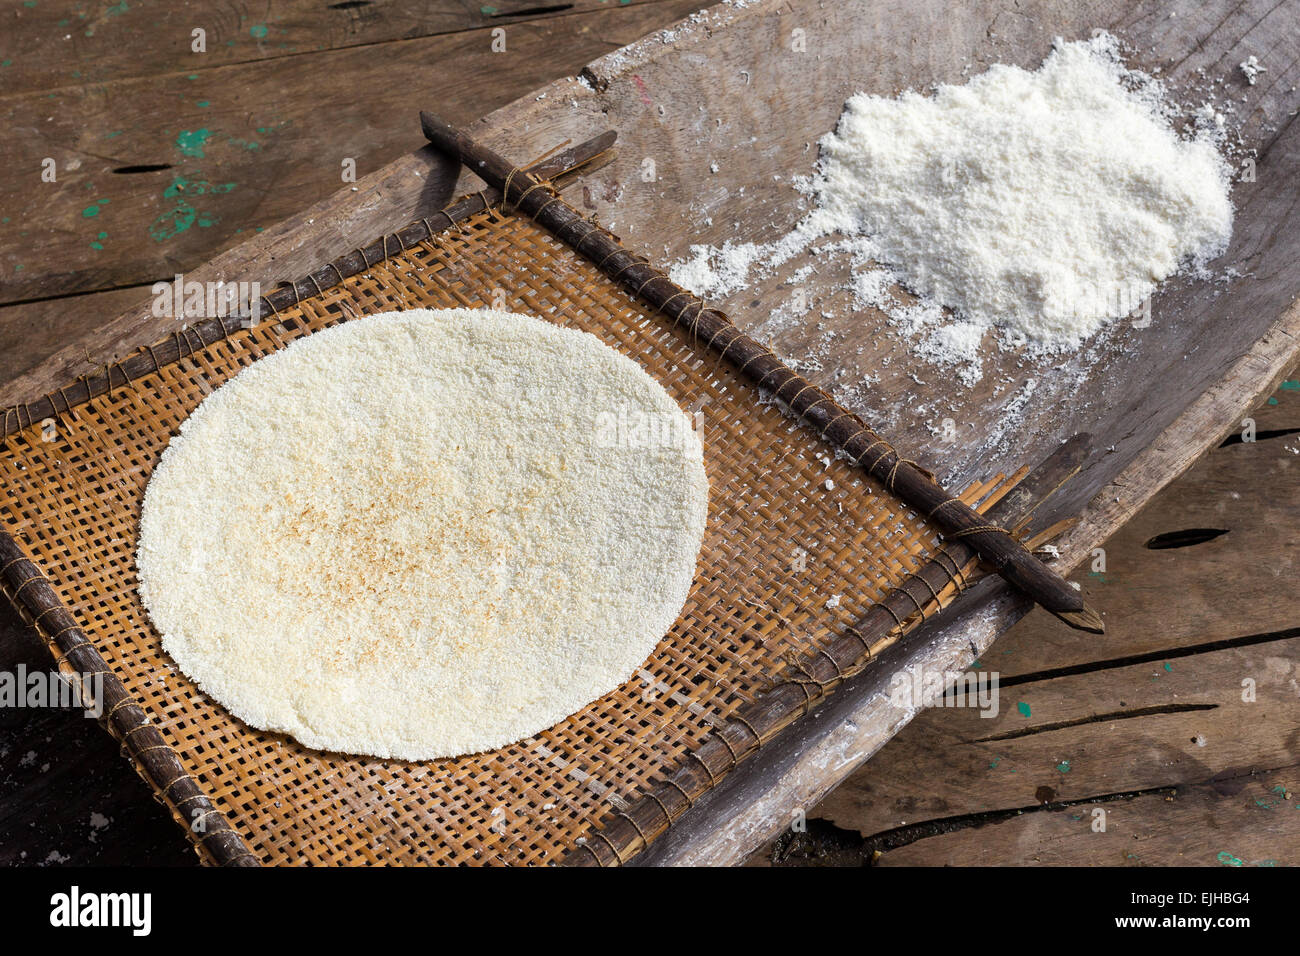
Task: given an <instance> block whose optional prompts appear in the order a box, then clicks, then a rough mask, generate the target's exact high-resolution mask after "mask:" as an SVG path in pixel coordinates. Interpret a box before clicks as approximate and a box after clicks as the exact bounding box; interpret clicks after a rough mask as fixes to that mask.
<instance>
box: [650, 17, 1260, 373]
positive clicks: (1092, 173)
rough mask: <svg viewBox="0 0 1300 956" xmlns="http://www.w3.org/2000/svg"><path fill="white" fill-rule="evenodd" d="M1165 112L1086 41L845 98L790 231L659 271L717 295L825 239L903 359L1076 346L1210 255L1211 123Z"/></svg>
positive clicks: (1150, 82) (1216, 220) (1115, 57)
mask: <svg viewBox="0 0 1300 956" xmlns="http://www.w3.org/2000/svg"><path fill="white" fill-rule="evenodd" d="M1247 62H1248V63H1249V61H1247ZM1256 66H1257V64H1256ZM1242 68H1243V70H1245V69H1246V64H1243V67H1242ZM1211 110H1212V108H1211ZM1173 115H1174V111H1173V109H1172V108H1171V107H1170V106H1169V104H1168V102H1167V98H1166V94H1165V91H1164V88H1163V86H1162V85H1161V84H1160V83H1159V82H1158V81H1156V80H1154V79H1152V78H1151V77H1149V76H1147V75H1145V74H1142V73H1139V72H1136V71H1130V70H1127V69H1125V67H1124V66H1123V64H1122V62H1121V60H1120V57H1119V52H1118V41H1116V40H1115V38H1114V37H1112V36H1110V35H1109V34H1105V33H1098V34H1097V35H1096V36H1095V37H1094V38H1093V39H1092V40H1089V41H1080V42H1073V43H1065V42H1062V41H1060V40H1057V42H1056V45H1055V46H1054V48H1053V51H1052V53H1051V54H1050V55H1049V56H1048V57H1047V59H1046V60H1045V61H1044V62H1043V64H1042V66H1041V67H1040V68H1039V69H1038V70H1036V71H1033V72H1030V71H1027V70H1023V69H1020V68H1019V67H1015V66H1007V65H1001V64H999V65H996V66H994V67H992V68H991V69H989V70H988V72H986V73H984V74H981V75H980V76H977V77H975V78H974V79H972V80H971V81H970V82H968V83H966V84H965V85H962V86H953V85H942V86H939V87H937V88H936V89H935V91H934V93H933V95H930V96H923V95H921V94H919V93H916V92H907V93H904V94H902V95H901V96H899V97H896V98H885V97H880V96H873V95H867V94H858V95H856V96H854V97H852V98H851V99H850V100H849V101H848V102H847V104H846V105H845V109H844V113H843V114H842V115H841V117H840V121H839V124H838V126H837V128H836V130H835V132H833V133H831V134H829V135H828V136H826V137H824V138H823V139H822V141H821V147H822V153H821V159H820V161H819V166H818V170H817V173H816V176H815V177H814V178H813V179H812V181H811V182H810V183H809V184H808V185H807V186H806V189H807V191H808V192H809V193H810V194H811V195H812V196H813V197H814V198H815V200H816V205H815V208H814V209H813V210H812V211H811V212H810V213H809V214H808V215H807V216H806V217H805V218H804V220H803V221H802V222H800V223H799V224H798V225H797V226H796V227H795V229H794V230H793V231H792V232H790V233H789V234H787V235H786V236H784V237H782V238H780V239H778V240H776V241H774V242H769V243H766V244H755V243H744V244H737V243H732V242H729V243H727V244H725V245H723V246H722V247H721V248H713V247H707V246H693V247H692V248H691V257H690V259H688V260H687V261H685V262H683V263H680V264H678V265H677V266H676V267H674V268H673V269H672V271H671V275H672V277H673V279H674V280H675V281H677V282H679V283H681V284H682V285H685V286H686V287H688V288H690V289H692V290H693V291H695V292H696V293H698V294H700V295H703V296H706V297H707V296H727V295H731V294H733V293H735V292H738V291H740V290H742V289H745V288H746V287H747V286H748V284H749V283H750V282H751V281H753V279H754V278H755V277H758V276H762V275H765V274H767V273H768V272H770V271H771V270H772V269H774V268H775V267H777V266H779V265H780V264H781V263H783V262H785V261H787V260H789V259H790V258H792V257H793V256H794V255H796V254H798V253H800V252H801V251H805V250H806V249H808V248H809V247H810V246H811V245H812V243H813V242H815V241H816V240H817V239H819V238H822V237H825V236H828V235H831V234H838V235H839V236H841V237H846V238H844V239H842V240H841V241H839V242H837V243H835V244H834V245H833V246H825V247H823V249H834V250H837V251H841V252H847V253H849V254H850V255H851V257H852V285H851V288H852V292H853V293H854V300H855V305H856V306H858V307H866V306H871V307H875V308H878V309H881V310H883V311H885V312H886V313H888V314H889V315H890V317H891V319H892V321H893V323H894V325H895V326H896V328H897V329H898V330H899V331H900V333H902V334H903V335H905V336H907V337H908V338H909V341H910V342H911V344H912V349H913V351H914V353H915V354H917V355H918V356H919V357H921V358H922V359H924V360H926V361H929V362H932V363H934V364H938V365H946V366H957V367H958V377H959V378H960V379H961V380H962V381H964V382H965V383H967V384H973V383H974V382H975V381H978V380H979V377H980V375H981V365H980V358H981V355H982V353H983V350H986V349H988V348H992V347H999V346H1000V347H1003V348H1007V347H1020V346H1028V348H1029V350H1030V351H1032V352H1035V353H1051V352H1064V351H1070V350H1074V349H1077V348H1078V347H1079V345H1080V344H1081V343H1082V342H1083V340H1084V339H1086V338H1087V337H1089V336H1090V335H1092V334H1093V333H1095V332H1096V331H1097V330H1098V329H1099V328H1101V327H1102V326H1103V325H1104V324H1105V323H1107V322H1108V321H1110V320H1112V319H1115V318H1119V317H1122V316H1124V315H1127V314H1129V313H1130V312H1132V311H1134V310H1135V309H1137V308H1138V307H1140V306H1141V305H1142V303H1143V302H1144V301H1145V300H1146V299H1147V298H1149V296H1150V295H1151V294H1152V293H1153V292H1154V291H1155V289H1156V287H1157V286H1158V284H1159V283H1160V282H1161V281H1163V280H1164V279H1166V278H1168V277H1169V276H1171V275H1173V274H1174V273H1176V272H1177V271H1179V270H1180V269H1189V270H1191V271H1197V272H1200V271H1202V270H1204V267H1205V263H1206V262H1207V261H1208V260H1210V259H1212V258H1214V257H1215V256H1217V255H1219V254H1221V253H1222V252H1223V250H1224V249H1225V248H1226V246H1227V242H1228V239H1229V237H1230V236H1231V232H1232V216H1233V211H1232V205H1231V203H1230V201H1229V199H1228V188H1229V168H1228V166H1227V164H1226V163H1225V161H1224V159H1223V157H1222V156H1221V155H1220V154H1219V152H1218V149H1217V148H1216V137H1218V136H1221V134H1222V125H1223V123H1222V118H1221V114H1219V115H1217V116H1216V115H1214V113H1213V111H1212V114H1211V116H1210V117H1208V118H1207V117H1198V119H1199V120H1200V121H1201V122H1199V123H1198V124H1197V125H1196V128H1195V129H1194V131H1193V132H1192V133H1191V134H1189V135H1187V136H1180V135H1179V134H1178V133H1176V132H1175V131H1174V129H1173V127H1172V125H1171V119H1172V118H1173ZM1206 119H1209V122H1205V120H1206ZM816 251H818V252H821V251H822V250H820V249H819V250H816ZM898 285H901V286H902V287H904V288H905V289H906V290H907V291H908V292H909V293H912V294H914V295H915V296H916V297H917V299H916V300H913V299H912V297H911V296H905V297H902V298H900V297H899V296H898V295H896V294H895V293H894V291H893V287H895V286H898ZM993 330H996V332H995V334H990V332H991V331H993Z"/></svg>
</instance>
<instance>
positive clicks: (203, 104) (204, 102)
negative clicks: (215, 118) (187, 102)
mask: <svg viewBox="0 0 1300 956" xmlns="http://www.w3.org/2000/svg"><path fill="white" fill-rule="evenodd" d="M194 105H195V106H197V107H199V108H201V109H206V108H207V107H209V106H211V105H212V102H211V100H199V101H197V102H196V103H195V104H194Z"/></svg>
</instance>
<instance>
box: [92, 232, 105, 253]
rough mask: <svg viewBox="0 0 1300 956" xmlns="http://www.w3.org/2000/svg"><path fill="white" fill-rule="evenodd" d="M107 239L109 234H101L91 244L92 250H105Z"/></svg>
mask: <svg viewBox="0 0 1300 956" xmlns="http://www.w3.org/2000/svg"><path fill="white" fill-rule="evenodd" d="M107 238H108V233H106V232H101V233H100V234H99V235H97V236H96V237H95V239H94V241H93V242H91V244H90V248H92V249H103V248H104V240H105V239H107Z"/></svg>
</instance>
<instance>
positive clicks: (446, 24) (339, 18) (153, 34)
mask: <svg viewBox="0 0 1300 956" xmlns="http://www.w3.org/2000/svg"><path fill="white" fill-rule="evenodd" d="M653 2H658V0H617V3H618V5H621V6H628V5H631V4H634V3H635V4H642V3H653ZM609 6H611V4H610V3H609V0H570V2H568V3H554V4H547V3H538V2H536V0H495V2H494V3H491V4H485V3H481V2H479V0H432V2H430V0H387V2H373V0H351V2H348V0H343V2H327V3H322V2H318V0H272V2H269V3H258V4H253V3H247V2H244V0H237V2H234V3H227V4H222V5H221V6H220V7H213V8H209V9H206V10H195V9H192V8H191V7H189V6H188V5H185V4H177V3H174V2H169V0H128V2H126V3H122V2H117V3H105V4H102V5H100V7H99V8H98V9H95V8H94V7H83V8H81V9H75V10H74V9H69V8H68V5H66V4H57V3H44V2H42V3H34V4H32V5H31V6H30V7H29V6H27V5H26V4H24V5H22V6H19V7H17V8H15V9H14V10H13V11H12V13H11V14H10V16H9V17H8V18H7V19H6V22H5V29H4V32H3V33H0V62H3V63H5V64H6V66H5V67H4V69H5V76H4V80H5V91H6V93H19V92H28V91H32V90H41V91H45V90H49V89H53V88H56V87H61V86H79V85H82V84H84V83H108V82H111V81H113V80H123V79H134V78H138V77H144V76H158V75H159V74H164V73H187V74H188V73H202V71H204V70H208V69H212V68H214V67H220V66H230V65H232V64H237V63H263V64H264V63H266V62H267V61H269V60H274V59H279V58H282V57H287V56H303V55H307V54H312V53H319V52H322V51H327V50H341V49H346V48H348V47H358V46H374V45H376V44H380V43H386V42H389V41H392V40H413V39H417V38H421V37H430V36H438V35H442V34H447V33H460V32H463V31H465V30H473V29H484V28H487V29H491V28H494V27H502V28H509V27H510V26H513V25H514V24H517V23H519V22H521V21H522V20H527V21H530V22H532V21H536V20H544V19H552V18H555V17H560V16H569V15H572V14H575V13H584V12H590V11H592V10H600V9H603V8H607V7H609ZM195 29H202V30H203V31H204V37H203V43H204V46H205V49H204V50H203V51H202V52H196V51H195V49H194V44H195V37H194V35H193V31H194V30H195Z"/></svg>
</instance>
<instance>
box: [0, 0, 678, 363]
mask: <svg viewBox="0 0 1300 956" xmlns="http://www.w3.org/2000/svg"><path fill="white" fill-rule="evenodd" d="M694 5H695V4H694V3H692V2H691V0H665V2H662V3H649V4H642V5H639V6H633V7H622V6H614V7H608V6H607V7H601V8H596V9H590V10H587V11H585V12H582V13H580V14H571V15H566V16H557V17H552V18H549V19H546V20H543V21H540V22H526V23H516V24H513V25H511V26H510V28H509V31H508V36H507V39H506V46H505V50H504V51H503V52H494V51H493V39H494V38H493V35H492V31H491V30H490V29H487V28H483V29H478V30H470V31H464V32H460V33H456V34H451V35H446V36H434V37H428V38H421V39H414V40H402V41H394V42H389V43H385V44H383V53H382V55H378V54H377V53H376V50H375V49H374V48H373V47H371V46H360V47H347V48H344V49H341V50H334V51H328V52H323V53H318V54H314V55H311V56H289V57H281V58H279V59H274V60H270V61H267V62H264V63H247V64H235V65H231V66H224V67H215V68H212V69H208V70H205V71H203V72H200V73H192V74H182V73H171V74H167V75H164V76H161V77H146V78H141V79H124V80H113V81H109V82H105V83H90V84H79V85H75V86H61V87H56V88H54V89H52V90H49V91H48V92H44V91H42V92H31V93H26V94H22V95H18V96H13V97H7V98H6V101H5V107H6V110H7V113H8V117H9V126H10V129H12V130H15V131H22V132H23V133H24V135H19V136H15V137H13V138H12V139H11V140H10V141H9V144H8V145H9V155H8V157H7V163H8V165H9V166H10V168H13V169H23V170H30V171H32V173H31V176H22V177H9V178H7V179H6V180H5V181H4V182H3V183H0V208H3V210H4V213H5V215H4V217H3V222H0V279H2V280H3V281H2V283H0V302H18V301H24V300H31V299H40V298H48V297H53V296H62V295H68V294H71V293H81V292H89V291H94V290H98V289H103V288H117V287H122V286H128V285H141V284H147V283H152V282H154V281H157V280H158V279H164V278H169V277H171V276H172V275H173V274H174V273H175V272H178V271H188V270H190V269H192V267H194V266H197V265H198V264H200V263H202V262H203V261H204V260H206V259H209V258H211V257H212V256H213V255H216V254H217V253H219V252H220V251H222V250H223V249H227V248H229V247H230V246H232V245H234V244H236V243H238V242H240V241H241V240H242V239H243V238H244V237H245V236H246V235H248V234H253V235H256V234H257V232H258V231H259V230H261V229H262V227H263V226H266V225H270V224H272V223H274V222H276V221H277V220H280V219H283V218H284V217H286V216H290V215H292V214H294V213H296V212H299V211H301V210H302V209H304V208H306V207H308V206H310V205H311V204H312V203H314V202H316V201H318V200H319V199H321V198H322V197H324V196H328V195H330V194H331V193H333V192H335V191H337V190H339V189H340V188H343V189H344V191H348V192H350V186H348V185H347V184H345V182H344V180H343V174H344V164H345V163H346V162H352V163H353V164H354V165H355V173H356V175H357V176H364V175H365V174H366V173H367V172H370V171H373V170H375V169H377V168H380V167H382V166H383V165H384V164H385V163H388V162H390V161H392V160H394V159H397V158H398V157H399V156H402V155H404V154H407V153H408V152H409V151H410V150H411V149H412V148H414V147H417V146H419V144H420V143H421V142H422V137H421V136H420V131H419V125H418V120H417V112H418V109H419V107H420V106H421V105H424V106H427V105H428V104H429V102H430V101H431V100H434V101H437V102H440V103H443V104H446V108H447V110H448V112H449V113H451V114H453V116H454V117H455V119H456V121H457V122H470V121H472V120H474V119H476V118H477V117H479V116H481V115H483V114H484V113H486V112H488V111H490V110H492V109H494V108H496V107H498V106H500V105H502V104H504V103H508V102H510V101H511V100H513V99H515V98H516V97H518V96H521V95H523V94H525V93H527V92H528V91H529V90H532V89H534V88H536V87H537V86H539V85H540V84H542V83H544V82H546V81H547V80H549V79H551V78H553V77H555V76H556V75H559V74H564V73H571V72H576V71H577V70H578V69H579V68H580V67H581V66H582V65H583V64H584V63H586V62H588V61H589V60H591V59H592V58H593V57H595V56H598V55H600V54H601V53H604V52H606V51H608V50H609V49H610V48H611V47H613V46H617V45H619V44H622V43H626V42H628V41H630V40H633V39H635V38H636V37H638V36H641V35H642V34H644V33H645V32H646V31H647V30H649V29H650V28H652V27H653V26H656V25H659V24H662V23H664V22H667V21H669V20H671V19H673V18H674V17H675V16H679V15H681V14H682V13H683V12H686V11H687V10H689V9H691V8H693V7H694ZM395 75H396V76H402V77H407V78H409V79H407V80H405V81H403V82H400V83H396V82H393V81H392V78H393V76H395ZM190 76H193V77H195V79H190V78H189V77H190ZM361 90H364V91H365V94H364V95H360V94H359V93H358V91H361ZM326 103H328V110H327V111H326V112H325V113H322V110H321V107H322V104H326ZM551 145H554V144H551ZM544 148H546V147H544ZM544 148H543V149H544ZM541 151H542V150H539V151H538V152H539V153H540V152H541ZM535 155H536V154H534V155H533V156H529V157H526V158H527V159H529V160H531V159H533V158H535ZM47 159H52V160H53V161H54V163H55V164H56V168H57V171H58V180H57V182H54V183H45V182H42V181H41V180H40V178H39V177H40V171H41V169H42V163H43V162H44V161H46V160H47ZM132 169H134V170H144V171H137V172H127V173H123V172H122V171H123V170H132ZM358 191H360V190H358ZM441 198H442V199H443V200H444V201H445V199H446V198H449V197H446V196H443V197H441ZM439 204H440V203H439ZM399 224H401V223H396V222H389V223H387V224H386V227H394V226H396V225H399ZM378 234H379V232H378V231H376V232H375V233H374V235H371V234H369V233H368V232H365V233H362V234H360V235H357V236H355V237H352V244H353V245H357V244H360V243H361V242H364V241H369V240H370V239H371V238H374V236H376V235H378ZM287 277H289V275H288V274H286V273H284V272H281V271H279V270H278V269H275V270H274V271H271V272H270V274H260V275H259V276H257V278H259V279H260V280H261V281H263V282H264V283H268V284H269V285H274V284H275V283H276V282H278V281H280V280H281V279H284V278H287ZM292 277H293V278H297V275H293V276H292ZM268 287H269V286H268ZM116 344H117V343H114V345H116Z"/></svg>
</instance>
